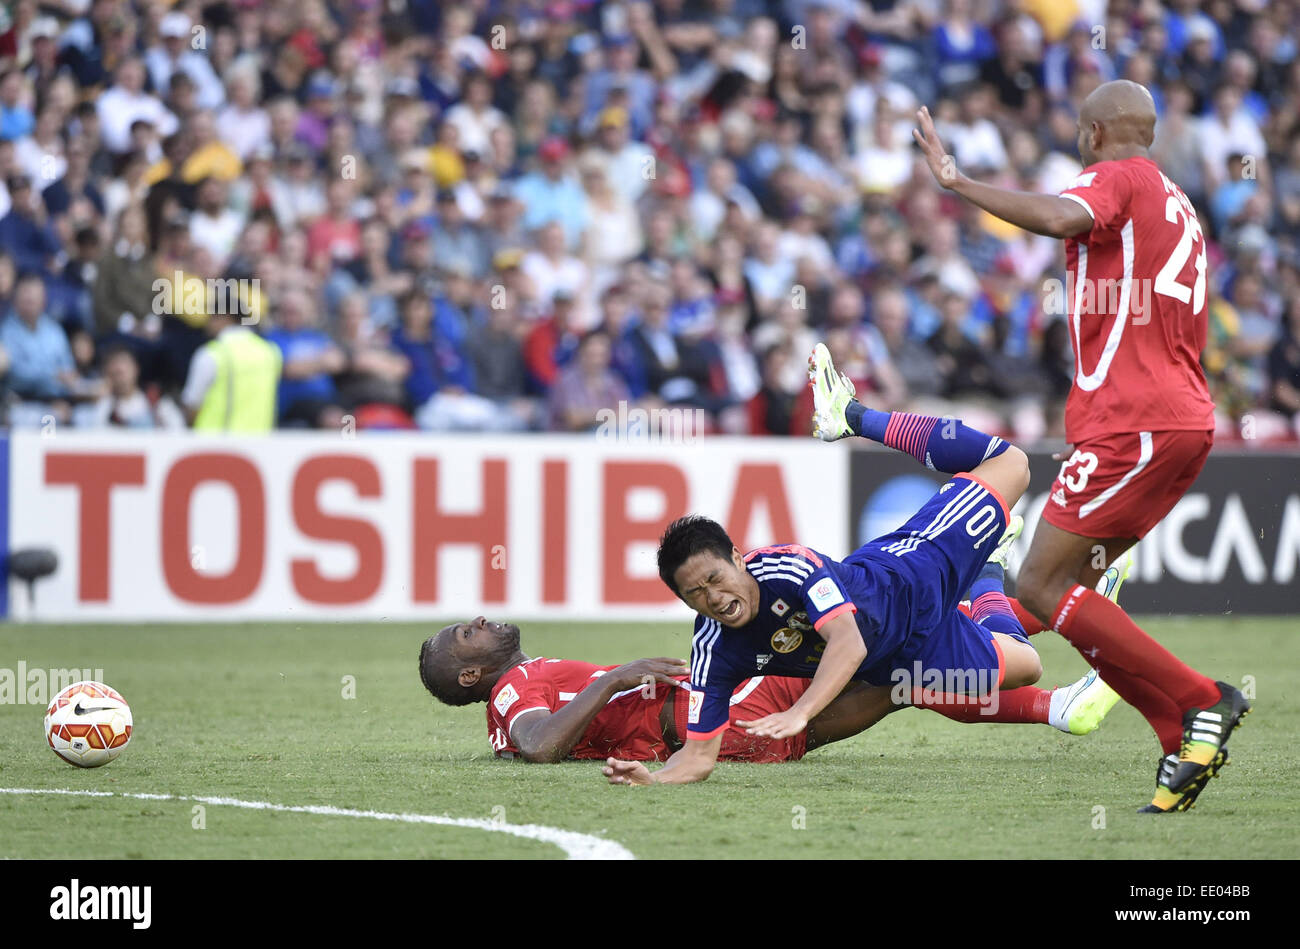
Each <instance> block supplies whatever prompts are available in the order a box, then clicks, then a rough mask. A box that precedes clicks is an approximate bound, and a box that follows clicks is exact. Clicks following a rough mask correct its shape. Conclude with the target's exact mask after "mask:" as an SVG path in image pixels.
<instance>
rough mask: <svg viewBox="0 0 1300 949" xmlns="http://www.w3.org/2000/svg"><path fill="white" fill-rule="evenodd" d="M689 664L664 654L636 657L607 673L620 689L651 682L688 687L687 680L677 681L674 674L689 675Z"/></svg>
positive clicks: (673, 686) (674, 686)
mask: <svg viewBox="0 0 1300 949" xmlns="http://www.w3.org/2000/svg"><path fill="white" fill-rule="evenodd" d="M690 671H691V668H690V666H689V665H688V664H687V663H686V662H685V661H684V660H682V659H670V658H667V657H664V656H661V657H659V658H658V659H638V660H636V661H635V662H629V663H626V664H624V665H621V666H619V667H618V668H617V669H611V670H610V671H609V672H608V673H607V674H608V675H611V676H614V679H613V680H612V681H613V682H614V683H615V684H616V685H617V686H618V687H619V688H620V689H635V688H636V687H637V686H638V685H641V686H646V685H649V684H650V683H652V682H658V683H660V684H661V685H667V686H671V687H672V688H683V689H689V688H690V687H691V686H690V683H689V682H681V681H678V679H677V678H676V676H684V675H689V674H690Z"/></svg>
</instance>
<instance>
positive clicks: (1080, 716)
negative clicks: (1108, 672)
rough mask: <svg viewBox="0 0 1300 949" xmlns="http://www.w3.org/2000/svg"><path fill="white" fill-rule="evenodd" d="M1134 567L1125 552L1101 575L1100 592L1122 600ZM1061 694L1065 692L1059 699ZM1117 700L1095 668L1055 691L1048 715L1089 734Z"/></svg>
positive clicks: (1050, 720)
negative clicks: (1120, 595)
mask: <svg viewBox="0 0 1300 949" xmlns="http://www.w3.org/2000/svg"><path fill="white" fill-rule="evenodd" d="M1132 569H1133V557H1132V556H1131V555H1130V554H1129V553H1128V552H1125V553H1124V555H1123V556H1122V557H1121V558H1120V559H1119V560H1117V561H1115V563H1113V564H1111V565H1110V567H1109V568H1107V570H1106V572H1105V573H1103V574H1102V575H1101V579H1100V580H1098V581H1097V592H1098V593H1100V594H1101V595H1102V596H1104V597H1106V599H1108V600H1111V601H1112V602H1115V603H1118V602H1119V589H1120V587H1122V586H1123V585H1124V581H1125V580H1127V579H1128V575H1129V571H1130V570H1132ZM1057 693H1061V695H1060V698H1059V701H1058V698H1057ZM1117 702H1119V693H1118V692H1116V691H1115V690H1114V689H1112V688H1111V687H1110V686H1109V685H1107V684H1106V683H1105V682H1104V681H1103V680H1102V678H1101V676H1100V675H1099V674H1098V673H1097V670H1096V669H1092V670H1089V672H1088V674H1087V675H1086V676H1084V677H1083V678H1082V679H1080V680H1079V681H1078V682H1076V683H1074V684H1073V685H1067V686H1065V687H1064V688H1062V689H1057V690H1055V691H1054V692H1053V693H1052V712H1051V713H1049V715H1048V723H1049V724H1051V725H1052V726H1053V727H1054V728H1059V729H1060V730H1061V731H1063V732H1068V733H1069V734H1071V735H1086V734H1088V733H1089V732H1094V731H1096V730H1097V728H1098V727H1099V726H1100V725H1101V720H1102V719H1103V718H1105V717H1106V716H1107V715H1108V714H1109V713H1110V710H1111V709H1113V708H1114V707H1115V705H1116V703H1117Z"/></svg>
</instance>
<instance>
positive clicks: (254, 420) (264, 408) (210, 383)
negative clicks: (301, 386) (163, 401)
mask: <svg viewBox="0 0 1300 949" xmlns="http://www.w3.org/2000/svg"><path fill="white" fill-rule="evenodd" d="M208 332H209V333H211V334H212V336H213V338H212V339H210V340H208V342H206V343H204V344H203V345H202V346H200V347H199V348H198V349H197V350H196V351H195V353H194V357H193V358H192V359H191V360H190V369H189V375H188V376H187V377H186V379H185V389H184V390H183V391H182V392H181V404H182V405H183V406H184V407H185V414H186V417H187V418H189V419H190V421H191V423H192V425H193V427H194V430H195V431H205V432H237V433H240V434H258V433H262V432H269V431H271V429H273V428H275V412H276V401H275V400H276V390H277V387H278V386H279V383H280V369H281V357H280V349H279V347H278V346H276V345H275V344H274V343H268V342H267V341H266V340H264V339H262V337H260V336H258V335H257V333H255V332H253V328H252V327H251V326H244V325H243V324H242V323H241V322H240V320H239V319H238V317H236V316H232V315H230V314H225V313H215V314H213V315H212V316H211V318H210V319H209V320H208Z"/></svg>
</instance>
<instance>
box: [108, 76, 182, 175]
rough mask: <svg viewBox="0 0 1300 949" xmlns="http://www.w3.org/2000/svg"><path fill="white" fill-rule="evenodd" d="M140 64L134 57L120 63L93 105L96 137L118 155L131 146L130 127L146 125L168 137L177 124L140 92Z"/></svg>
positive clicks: (141, 86) (162, 107)
mask: <svg viewBox="0 0 1300 949" xmlns="http://www.w3.org/2000/svg"><path fill="white" fill-rule="evenodd" d="M144 81H145V70H144V65H143V64H142V63H141V62H140V60H139V59H138V58H137V57H134V56H132V57H130V58H128V59H125V60H123V61H122V62H121V63H120V64H119V65H118V66H117V69H116V71H115V73H114V83H113V85H112V86H111V87H109V89H108V91H106V92H105V93H104V94H103V95H101V96H100V97H99V99H98V101H97V102H96V103H95V110H96V112H97V114H98V116H99V127H100V136H101V138H102V139H103V142H104V146H105V147H106V148H107V149H109V150H110V151H113V152H117V153H119V154H120V153H122V152H125V151H127V150H128V149H129V148H130V147H131V126H132V124H133V123H135V122H136V121H138V120H143V121H146V122H148V123H149V124H150V125H152V126H153V127H154V128H156V129H157V130H158V134H160V135H162V136H163V137H167V136H169V135H172V134H173V133H174V132H176V130H177V129H178V128H179V122H178V121H177V119H176V116H175V115H173V114H172V113H171V112H170V111H169V110H168V109H167V108H166V107H165V106H164V105H163V104H162V102H161V101H159V99H158V97H157V96H154V95H151V94H150V93H148V92H145V91H144Z"/></svg>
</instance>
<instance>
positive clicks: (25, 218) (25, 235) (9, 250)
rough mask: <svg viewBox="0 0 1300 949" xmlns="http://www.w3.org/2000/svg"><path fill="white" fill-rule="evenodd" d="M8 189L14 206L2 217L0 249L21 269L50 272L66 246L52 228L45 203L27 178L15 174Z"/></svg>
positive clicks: (0, 218) (8, 184) (0, 220)
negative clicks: (51, 266)
mask: <svg viewBox="0 0 1300 949" xmlns="http://www.w3.org/2000/svg"><path fill="white" fill-rule="evenodd" d="M7 186H8V190H9V200H10V207H9V213H8V214H6V215H5V216H4V217H0V250H3V251H4V252H5V253H6V254H8V255H9V256H10V257H12V258H13V260H14V263H15V264H16V265H17V266H18V269H19V270H33V271H36V272H39V273H46V272H48V270H49V267H50V265H51V264H52V263H53V262H54V259H55V258H56V257H57V256H58V255H59V253H60V252H61V251H62V244H61V243H60V241H59V236H58V234H57V233H56V232H55V230H54V228H53V227H52V226H51V225H50V222H49V218H48V215H47V213H46V210H45V203H44V202H43V201H42V200H41V198H40V195H39V194H37V193H36V191H35V190H34V189H33V188H32V182H31V179H29V178H28V177H27V176H25V175H14V176H13V177H11V178H10V179H9V180H8V182H7Z"/></svg>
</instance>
